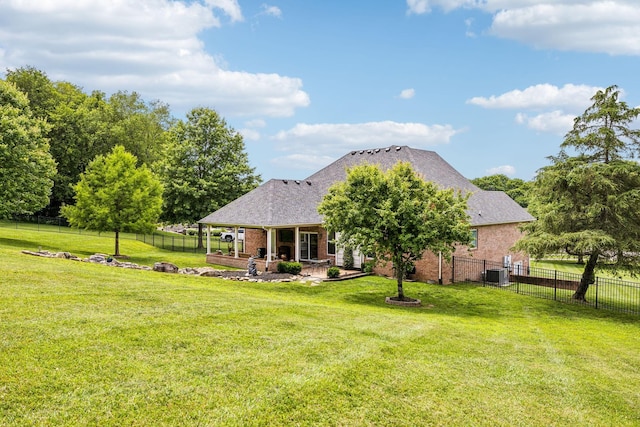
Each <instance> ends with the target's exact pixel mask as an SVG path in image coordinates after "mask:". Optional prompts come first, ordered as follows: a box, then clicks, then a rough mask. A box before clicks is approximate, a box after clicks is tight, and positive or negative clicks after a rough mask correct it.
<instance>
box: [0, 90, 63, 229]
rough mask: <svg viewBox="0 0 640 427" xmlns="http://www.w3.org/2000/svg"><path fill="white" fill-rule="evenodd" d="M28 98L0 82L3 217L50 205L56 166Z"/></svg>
mask: <svg viewBox="0 0 640 427" xmlns="http://www.w3.org/2000/svg"><path fill="white" fill-rule="evenodd" d="M46 131H47V124H46V123H45V121H44V120H42V119H39V118H37V117H34V116H33V115H32V113H31V110H30V108H29V101H28V99H27V97H26V95H25V94H24V93H22V92H20V91H19V90H18V89H17V88H16V87H15V86H14V85H13V84H12V83H9V82H5V81H2V80H0V165H1V166H0V217H1V218H6V217H9V216H11V215H14V214H31V213H33V212H35V211H38V210H40V209H42V208H43V207H45V206H46V205H47V204H48V203H49V195H50V194H51V187H52V186H53V177H54V175H55V173H56V165H55V162H54V160H53V158H52V157H51V154H50V153H49V144H48V142H47V139H46V137H45V134H46Z"/></svg>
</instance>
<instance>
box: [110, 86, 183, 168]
mask: <svg viewBox="0 0 640 427" xmlns="http://www.w3.org/2000/svg"><path fill="white" fill-rule="evenodd" d="M108 104H109V114H108V116H107V117H105V122H107V123H109V133H108V134H107V136H108V137H109V139H110V141H111V143H110V144H109V145H110V146H111V147H113V146H115V145H122V146H123V147H125V149H126V150H127V151H129V152H130V153H132V154H133V155H134V156H136V157H137V158H138V165H141V164H145V165H147V166H149V167H151V166H152V165H153V164H154V163H155V162H156V161H157V160H159V159H160V158H161V157H162V154H163V153H162V149H163V146H164V144H165V141H166V137H167V130H168V129H169V128H170V127H171V125H172V124H173V121H174V120H173V118H172V117H171V111H170V109H169V106H168V105H167V104H164V103H162V102H160V101H157V100H156V101H152V102H145V101H144V100H143V99H142V97H141V96H140V95H139V94H138V93H137V92H132V93H128V92H123V91H118V92H116V93H114V94H113V95H111V96H110V97H109V100H108Z"/></svg>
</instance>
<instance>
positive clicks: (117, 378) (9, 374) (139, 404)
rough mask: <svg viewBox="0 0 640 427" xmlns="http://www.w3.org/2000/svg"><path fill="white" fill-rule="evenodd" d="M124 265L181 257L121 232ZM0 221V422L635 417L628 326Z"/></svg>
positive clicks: (142, 256)
mask: <svg viewBox="0 0 640 427" xmlns="http://www.w3.org/2000/svg"><path fill="white" fill-rule="evenodd" d="M122 243H123V252H124V253H127V254H128V255H130V256H131V260H132V261H133V262H137V263H142V264H148V265H149V264H151V263H153V262H155V261H159V260H164V261H172V262H175V263H176V264H178V265H179V266H186V265H192V266H195V265H203V264H204V257H203V256H202V255H199V254H196V255H194V254H183V253H171V252H165V251H160V250H158V249H156V248H153V247H151V246H148V245H145V244H143V243H140V242H136V241H131V240H125V241H123V242H122ZM38 247H42V249H48V250H66V251H69V252H72V253H75V254H77V255H80V256H84V255H88V254H90V253H94V252H107V253H109V252H110V251H111V248H112V240H111V239H108V238H101V237H91V236H85V237H84V238H83V237H81V236H75V237H74V236H73V235H63V234H60V233H43V232H40V233H38V232H33V231H22V230H19V232H18V233H16V230H11V229H7V228H0V271H2V274H1V275H0V425H2V426H25V425H37V426H49V425H55V426H76V425H99V426H121V425H135V426H147V425H149V426H151V425H153V426H175V425H181V426H182V425H186V426H191V425H192V426H196V425H221V426H246V425H256V426H258V425H259V426H290V425H300V426H317V425H327V426H336V425H340V426H362V425H372V426H373V425H375V426H415V425H434V426H436V425H437V426H470V425H473V426H548V425H554V426H572V427H573V426H583V425H584V426H637V425H640V322H638V319H637V317H636V316H625V315H620V314H615V313H608V312H604V311H598V310H594V309H591V308H587V307H582V306H579V305H562V304H558V303H556V302H553V301H547V300H542V299H535V298H531V297H526V296H521V295H517V294H513V293H509V292H502V291H499V290H496V289H493V288H483V287H480V286H474V285H464V284H461V285H454V286H438V285H428V284H423V283H417V282H411V283H407V284H406V287H405V291H406V293H407V294H408V295H409V296H412V297H417V298H420V299H422V301H423V306H422V307H421V308H417V309H415V308H414V309H408V308H399V307H392V306H388V305H386V304H384V297H385V296H388V295H393V294H394V292H395V284H394V282H393V281H392V280H388V279H385V278H380V277H371V276H370V277H366V278H361V279H356V280H351V281H345V282H327V283H323V284H321V285H319V286H310V285H309V284H301V283H238V282H228V281H223V280H220V279H213V278H200V277H189V276H183V275H170V274H164V273H155V272H144V271H130V270H123V269H117V268H112V267H105V266H100V265H92V264H85V263H77V262H72V261H66V260H60V259H44V258H36V257H31V256H27V255H23V254H21V253H20V250H21V249H30V250H34V249H36V250H37V249H38Z"/></svg>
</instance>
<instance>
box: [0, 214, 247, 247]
mask: <svg viewBox="0 0 640 427" xmlns="http://www.w3.org/2000/svg"><path fill="white" fill-rule="evenodd" d="M0 226H5V227H11V228H15V229H20V230H33V231H49V232H57V233H68V234H80V235H86V236H99V237H115V233H113V232H105V231H92V230H83V229H80V228H71V227H69V223H68V222H67V220H66V219H65V218H62V217H46V216H40V215H21V216H18V217H15V218H13V220H11V221H5V222H2V223H0ZM120 238H121V239H129V240H138V241H140V242H144V243H146V244H148V245H152V246H155V247H157V248H161V249H166V250H169V251H174V252H193V253H202V254H204V253H206V252H207V248H206V246H207V236H206V230H205V235H204V236H203V242H202V243H203V246H204V247H202V248H199V247H198V236H197V235H188V234H187V235H183V234H178V233H170V232H162V231H157V232H154V233H152V234H138V233H120ZM233 248H234V246H233V242H227V241H222V240H220V237H219V236H213V235H212V236H211V250H212V251H214V250H221V251H223V252H227V251H232V250H233ZM238 248H239V249H238V250H239V251H240V252H244V242H243V241H242V240H240V241H238Z"/></svg>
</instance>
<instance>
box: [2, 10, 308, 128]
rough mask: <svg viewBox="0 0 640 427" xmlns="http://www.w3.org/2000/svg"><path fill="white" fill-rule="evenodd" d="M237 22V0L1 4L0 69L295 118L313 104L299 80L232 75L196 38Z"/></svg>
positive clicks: (185, 103)
mask: <svg viewBox="0 0 640 427" xmlns="http://www.w3.org/2000/svg"><path fill="white" fill-rule="evenodd" d="M214 10H216V11H222V12H223V14H224V15H226V16H228V17H229V18H230V20H231V21H241V20H242V19H243V18H242V12H241V10H240V7H239V5H238V3H237V1H236V0H205V3H199V2H187V1H170V0H119V1H117V2H116V1H112V0H95V1H91V2H80V1H76V0H55V1H54V0H49V1H45V0H23V1H18V0H13V1H0V69H6V68H17V67H22V66H25V65H31V66H34V67H36V68H39V69H42V70H43V71H45V72H47V74H48V75H49V77H50V78H51V79H53V80H68V81H70V82H72V83H74V84H78V85H80V86H82V87H85V88H86V89H87V90H93V89H99V90H104V91H105V92H113V91H116V90H129V91H137V92H139V93H140V94H142V96H143V97H145V98H147V99H161V100H162V101H165V102H168V103H169V104H170V105H171V106H172V107H173V108H174V109H176V108H177V109H182V110H187V109H190V108H193V107H196V106H199V105H206V106H211V107H213V108H216V110H218V111H219V112H220V113H221V114H223V115H225V116H226V115H230V116H233V115H236V116H242V115H244V116H252V115H264V116H280V117H282V116H291V115H293V114H294V112H295V110H296V109H297V108H300V107H305V106H307V105H309V96H308V95H307V93H306V92H304V91H303V90H302V81H301V80H300V79H299V78H293V77H287V76H281V75H278V74H275V73H271V74H270V73H251V72H246V71H234V70H229V69H227V68H225V67H224V61H222V60H220V58H214V57H213V56H211V55H210V54H208V53H207V52H206V51H205V49H204V45H203V42H202V40H201V39H199V38H198V35H199V34H200V33H201V32H202V31H204V30H206V29H209V28H211V27H217V26H220V25H221V23H220V20H219V18H218V17H217V16H216V15H215V14H214Z"/></svg>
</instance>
